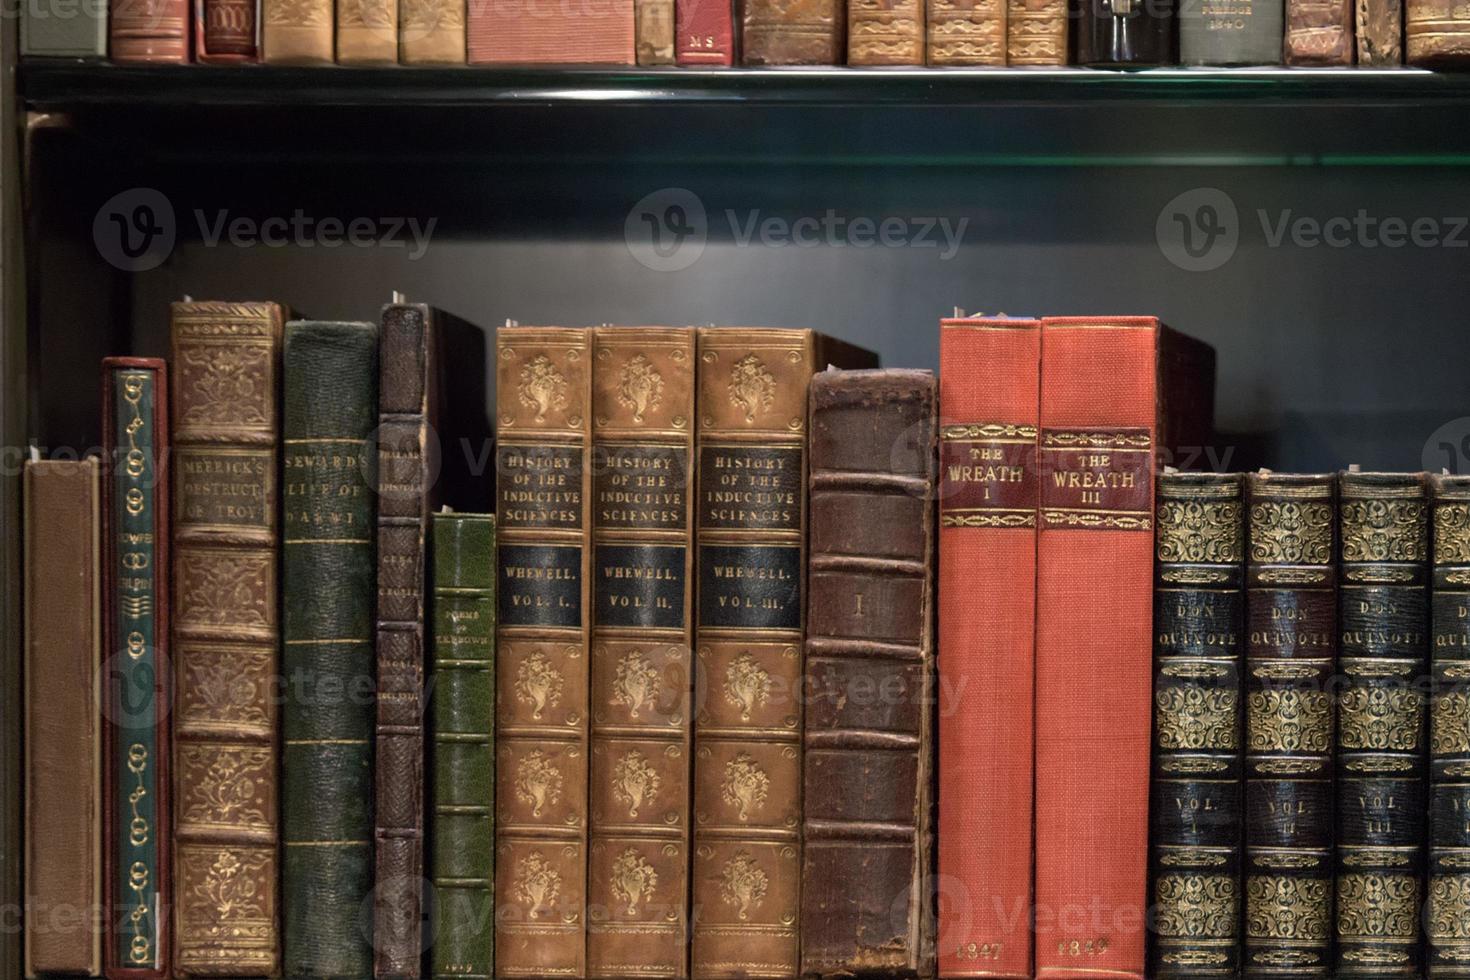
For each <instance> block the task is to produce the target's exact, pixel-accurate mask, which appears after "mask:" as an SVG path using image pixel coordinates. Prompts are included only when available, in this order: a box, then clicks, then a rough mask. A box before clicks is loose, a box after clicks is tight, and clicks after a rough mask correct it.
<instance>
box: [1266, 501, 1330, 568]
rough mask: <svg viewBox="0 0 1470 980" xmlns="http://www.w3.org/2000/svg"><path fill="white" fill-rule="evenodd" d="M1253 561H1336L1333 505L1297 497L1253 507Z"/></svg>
mask: <svg viewBox="0 0 1470 980" xmlns="http://www.w3.org/2000/svg"><path fill="white" fill-rule="evenodd" d="M1250 539H1251V561H1253V562H1256V563H1258V564H1262V565H1326V564H1330V563H1331V561H1332V506H1331V505H1330V504H1325V503H1313V502H1310V501H1308V502H1298V501H1294V500H1270V501H1262V502H1260V503H1257V504H1254V505H1252V506H1251V532H1250Z"/></svg>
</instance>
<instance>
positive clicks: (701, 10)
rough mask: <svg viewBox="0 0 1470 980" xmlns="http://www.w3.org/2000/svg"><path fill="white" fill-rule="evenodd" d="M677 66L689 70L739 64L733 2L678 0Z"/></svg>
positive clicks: (676, 21)
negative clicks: (736, 58) (736, 53)
mask: <svg viewBox="0 0 1470 980" xmlns="http://www.w3.org/2000/svg"><path fill="white" fill-rule="evenodd" d="M674 31H675V35H674V37H675V42H674V43H675V51H676V53H675V55H674V61H675V63H677V64H679V65H681V66H683V67H685V68H697V67H700V66H711V67H720V66H729V65H733V64H735V7H734V4H733V2H732V0H674Z"/></svg>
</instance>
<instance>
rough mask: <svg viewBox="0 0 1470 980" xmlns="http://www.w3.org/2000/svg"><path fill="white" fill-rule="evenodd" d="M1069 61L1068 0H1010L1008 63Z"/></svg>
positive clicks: (1048, 65) (1050, 64)
mask: <svg viewBox="0 0 1470 980" xmlns="http://www.w3.org/2000/svg"><path fill="white" fill-rule="evenodd" d="M1066 63H1067V3H1066V0H1007V2H1006V64H1008V65H1010V66H1012V67H1028V66H1030V67H1046V68H1054V67H1060V66H1063V65H1065V64H1066Z"/></svg>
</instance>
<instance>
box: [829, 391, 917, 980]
mask: <svg viewBox="0 0 1470 980" xmlns="http://www.w3.org/2000/svg"><path fill="white" fill-rule="evenodd" d="M937 402H938V390H937V386H936V384H935V380H934V375H933V374H932V373H930V372H928V371H906V370H887V371H834V370H827V371H824V372H822V373H820V374H818V375H817V376H816V377H814V378H812V385H811V450H810V452H811V475H810V477H809V478H808V481H807V486H808V489H809V492H810V501H811V545H810V546H811V558H810V561H809V564H808V574H809V576H810V580H809V583H808V587H809V589H810V597H809V609H810V613H809V614H808V619H807V629H806V685H805V690H806V692H807V703H806V725H805V735H804V745H803V788H802V795H803V798H804V799H805V810H806V812H805V819H804V822H803V825H802V826H803V834H802V894H801V972H802V975H803V976H807V977H831V978H834V980H835V978H840V977H853V976H859V975H869V974H881V975H883V976H886V977H932V976H934V919H933V915H932V911H931V907H930V896H931V891H930V889H931V888H932V885H933V880H932V877H931V868H932V866H933V861H934V814H933V803H934V796H933V793H932V791H931V789H930V779H931V777H932V776H933V773H934V770H933V766H934V743H933V738H932V727H933V716H932V712H931V705H932V703H933V693H934V501H935V476H936V461H935V415H936V411H937V407H938V405H937Z"/></svg>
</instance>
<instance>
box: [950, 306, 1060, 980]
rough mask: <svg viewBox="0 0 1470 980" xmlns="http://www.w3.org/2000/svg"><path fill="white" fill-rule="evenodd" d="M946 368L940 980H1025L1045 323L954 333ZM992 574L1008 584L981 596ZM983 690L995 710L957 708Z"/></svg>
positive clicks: (986, 325)
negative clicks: (982, 579)
mask: <svg viewBox="0 0 1470 980" xmlns="http://www.w3.org/2000/svg"><path fill="white" fill-rule="evenodd" d="M939 366H940V372H939V407H940V411H941V418H942V423H943V424H942V425H941V426H940V430H939V432H940V441H939V457H940V476H941V478H942V480H943V482H942V483H941V484H940V493H939V500H940V503H939V630H940V634H939V635H940V648H941V649H942V650H943V651H944V655H943V656H942V657H940V658H939V688H938V694H939V698H940V700H939V702H938V705H939V708H940V710H939V759H940V760H941V763H940V768H941V773H940V780H939V824H940V826H941V827H943V828H945V832H944V834H942V835H941V836H940V838H939V880H940V881H941V882H942V883H947V885H944V886H942V890H941V901H940V906H939V915H940V918H939V935H940V936H942V937H944V939H945V942H944V945H942V946H941V947H940V948H939V951H938V952H939V972H940V974H941V975H942V976H945V977H968V976H984V977H1009V978H1013V980H1020V978H1029V977H1030V976H1031V952H1032V951H1031V924H1030V921H1029V916H1028V910H1029V909H1030V908H1031V872H1032V867H1031V853H1032V819H1031V817H1032V791H1033V788H1032V778H1033V775H1034V771H1033V768H1032V764H1031V760H1032V754H1033V750H1034V743H1033V741H1032V736H1033V726H1032V722H1033V715H1032V699H1033V693H1034V677H1033V674H1034V671H1035V667H1036V508H1037V504H1038V501H1039V499H1040V497H1039V494H1040V483H1039V470H1038V467H1037V462H1036V444H1037V434H1038V430H1037V425H1038V411H1039V409H1040V402H1039V397H1040V371H1041V324H1040V322H1039V321H1036V320H1024V319H993V320H989V319H981V318H976V319H953V320H944V321H941V323H940V331H939ZM980 575H984V576H987V577H992V576H993V577H994V580H995V581H996V582H998V583H999V582H1006V583H1008V585H1007V586H1006V587H1005V588H991V589H976V588H973V584H974V582H975V581H976V577H977V576H980ZM966 692H971V693H969V694H968V695H967V693H966ZM974 692H984V694H983V697H984V698H985V699H986V704H987V707H986V708H985V710H981V711H966V710H957V706H958V705H959V704H960V703H962V702H961V701H960V700H959V699H962V698H965V697H967V696H969V697H974V696H976V694H975V693H974ZM944 888H947V889H948V890H944Z"/></svg>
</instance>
